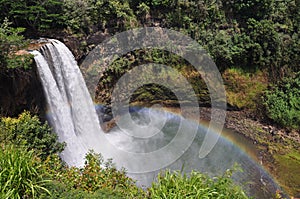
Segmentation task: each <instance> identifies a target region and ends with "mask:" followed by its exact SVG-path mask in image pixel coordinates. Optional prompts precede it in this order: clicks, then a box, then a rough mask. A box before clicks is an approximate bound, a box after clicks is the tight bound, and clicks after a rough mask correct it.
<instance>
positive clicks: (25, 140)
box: [0, 111, 64, 159]
mask: <svg viewBox="0 0 300 199" xmlns="http://www.w3.org/2000/svg"><path fill="white" fill-rule="evenodd" d="M0 143H4V144H7V143H8V144H10V143H13V144H15V145H19V146H26V147H27V148H28V149H29V150H31V149H34V150H35V151H38V152H39V155H40V157H42V158H43V159H45V158H46V157H47V156H48V155H50V154H54V153H57V152H61V151H62V150H63V147H64V144H61V143H58V142H57V135H56V134H55V133H53V132H52V130H51V128H50V127H49V125H48V124H47V123H45V124H42V123H41V121H40V120H39V118H38V117H37V116H32V115H31V114H30V113H29V112H28V111H25V112H23V113H22V114H20V115H19V117H18V118H10V117H6V118H5V117H3V118H1V120H0Z"/></svg>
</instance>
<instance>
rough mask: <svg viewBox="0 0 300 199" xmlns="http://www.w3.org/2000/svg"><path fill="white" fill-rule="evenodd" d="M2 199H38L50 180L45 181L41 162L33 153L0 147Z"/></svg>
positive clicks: (11, 147) (8, 146) (0, 194)
mask: <svg viewBox="0 0 300 199" xmlns="http://www.w3.org/2000/svg"><path fill="white" fill-rule="evenodd" d="M0 149H1V150H0V198H5V199H20V198H36V196H37V195H38V194H39V193H42V192H46V193H48V194H49V191H48V190H47V189H46V188H45V184H46V183H47V182H48V180H45V179H43V177H42V176H43V170H42V163H41V160H40V159H39V158H38V157H37V156H36V155H35V153H34V152H33V151H28V150H26V148H22V147H20V148H17V147H15V146H13V145H7V146H4V145H1V146H0Z"/></svg>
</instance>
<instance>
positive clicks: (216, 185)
mask: <svg viewBox="0 0 300 199" xmlns="http://www.w3.org/2000/svg"><path fill="white" fill-rule="evenodd" d="M231 175H232V170H227V171H226V172H225V173H224V175H223V176H218V177H215V178H210V177H208V176H207V175H204V174H201V173H199V172H196V171H192V172H191V174H190V176H187V175H186V174H181V173H180V172H179V171H176V172H171V171H168V170H167V171H166V172H164V173H162V174H160V175H159V176H158V181H157V182H155V183H153V184H152V187H151V188H150V189H149V192H150V198H170V199H171V198H220V199H221V198H224V199H225V198H226V199H227V198H232V199H242V198H248V197H247V196H246V194H245V193H244V192H243V191H242V189H241V188H240V187H238V186H236V185H234V183H233V181H232V179H231V178H230V177H231Z"/></svg>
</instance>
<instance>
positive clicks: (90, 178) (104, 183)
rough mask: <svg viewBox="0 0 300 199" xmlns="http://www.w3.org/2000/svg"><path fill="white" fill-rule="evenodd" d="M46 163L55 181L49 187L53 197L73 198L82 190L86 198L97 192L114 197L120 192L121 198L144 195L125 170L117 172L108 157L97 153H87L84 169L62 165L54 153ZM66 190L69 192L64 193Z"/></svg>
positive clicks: (48, 171) (81, 192)
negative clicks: (106, 159)
mask: <svg viewBox="0 0 300 199" xmlns="http://www.w3.org/2000/svg"><path fill="white" fill-rule="evenodd" d="M45 164H46V168H47V169H48V170H47V173H48V174H49V176H50V178H51V179H52V180H53V181H54V182H55V183H52V184H51V185H50V188H49V189H50V190H51V191H52V190H53V192H52V194H53V195H54V196H55V197H56V198H64V197H65V198H68V197H67V196H70V198H73V197H71V196H73V195H72V194H74V197H75V196H76V197H77V195H78V197H79V196H80V194H83V193H85V194H86V198H89V197H88V196H89V195H91V194H92V193H95V195H97V193H100V192H103V193H106V194H109V193H114V194H113V195H112V196H115V197H117V198H118V196H120V195H122V198H139V197H140V198H144V197H143V196H144V191H142V190H141V189H140V188H138V187H137V186H136V185H135V183H134V181H133V180H132V179H131V178H129V177H127V176H126V173H125V171H124V170H121V171H118V170H117V169H116V168H115V166H114V165H113V164H112V162H111V160H109V161H106V162H105V161H104V159H103V157H102V156H101V155H100V154H95V153H94V152H89V153H88V154H87V155H86V162H85V165H84V167H83V168H75V167H67V166H64V165H62V164H61V162H60V161H59V158H58V157H57V156H55V155H53V156H49V157H48V158H47V160H46V161H45ZM56 182H57V183H56ZM62 184H63V186H62ZM72 190H73V191H72ZM66 191H67V192H68V194H67V195H64V194H63V193H64V192H66ZM91 196H92V195H91ZM97 196H98V195H97ZM55 197H54V198H55ZM76 197H75V198H76ZM94 198H99V197H94Z"/></svg>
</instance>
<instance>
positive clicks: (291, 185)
mask: <svg viewBox="0 0 300 199" xmlns="http://www.w3.org/2000/svg"><path fill="white" fill-rule="evenodd" d="M275 160H276V161H277V162H279V163H280V164H276V173H277V176H282V179H283V180H282V186H283V188H285V189H286V190H289V191H290V192H291V193H292V194H294V195H295V196H296V194H299V190H300V185H299V183H297V182H300V171H299V165H300V153H299V151H290V152H289V153H287V154H284V155H281V154H277V155H275ZM297 191H298V192H297Z"/></svg>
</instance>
